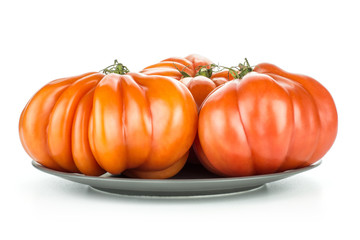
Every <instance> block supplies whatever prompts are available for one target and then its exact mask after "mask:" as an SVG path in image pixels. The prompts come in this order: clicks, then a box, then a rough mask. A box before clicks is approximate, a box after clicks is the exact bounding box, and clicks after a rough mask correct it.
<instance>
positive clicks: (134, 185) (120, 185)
mask: <svg viewBox="0 0 360 240" xmlns="http://www.w3.org/2000/svg"><path fill="white" fill-rule="evenodd" d="M320 164H321V161H318V162H316V163H314V164H312V165H310V166H308V167H304V168H299V169H294V170H288V171H284V172H280V173H273V174H264V175H255V176H249V177H218V176H216V175H214V174H212V173H210V172H208V171H207V170H206V169H205V168H203V167H202V166H201V165H194V164H187V165H185V167H184V168H183V169H182V170H181V171H180V172H179V173H178V174H177V175H176V176H174V177H172V178H170V179H138V178H127V177H125V176H121V175H119V176H114V175H111V174H108V173H107V174H104V175H101V176H99V177H93V176H86V175H83V174H79V173H65V172H59V171H55V170H52V169H49V168H46V167H44V166H42V165H40V164H38V163H36V162H35V161H32V165H33V166H34V167H35V168H37V169H38V170H40V171H43V172H45V173H48V174H51V175H54V176H57V177H61V178H64V179H66V180H70V181H73V182H77V183H81V184H85V185H89V186H90V187H92V188H94V189H97V190H100V191H102V192H108V193H116V194H123V195H137V196H201V195H215V194H226V193H236V192H243V191H249V190H253V189H256V188H260V187H261V186H263V185H265V184H266V183H270V182H274V181H278V180H281V179H284V178H288V177H291V176H294V175H296V174H299V173H302V172H305V171H308V170H311V169H313V168H315V167H317V166H319V165H320Z"/></svg>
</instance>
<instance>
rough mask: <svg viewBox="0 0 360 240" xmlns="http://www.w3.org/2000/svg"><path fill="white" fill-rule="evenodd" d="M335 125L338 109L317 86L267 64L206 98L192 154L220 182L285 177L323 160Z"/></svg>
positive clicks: (335, 129) (328, 94)
mask: <svg viewBox="0 0 360 240" xmlns="http://www.w3.org/2000/svg"><path fill="white" fill-rule="evenodd" d="M337 124H338V117H337V111H336V107H335V103H334V101H333V99H332V97H331V95H330V93H329V92H328V91H327V90H326V89H325V88H324V87H323V86H322V85H321V84H320V83H319V82H317V81H316V80H314V79H313V78H311V77H308V76H305V75H300V74H293V73H288V72H285V71H284V70H282V69H280V68H278V67H276V66H275V65H272V64H268V63H263V64H259V65H257V66H256V67H255V68H254V69H253V72H251V73H248V74H247V75H246V76H245V77H243V78H242V79H241V80H239V79H236V80H233V81H231V82H228V83H226V84H224V85H222V86H221V87H220V88H218V89H217V90H215V91H214V92H212V93H211V94H210V95H209V96H208V98H207V99H206V100H205V101H204V103H203V105H202V107H201V109H200V113H199V125H198V136H197V138H196V140H195V143H194V149H195V152H196V154H197V156H198V158H199V159H200V161H201V163H202V164H203V165H204V166H205V167H206V168H207V169H208V170H210V171H212V172H214V173H216V174H218V175H221V176H249V175H256V174H268V173H275V172H281V171H285V170H289V169H294V168H301V167H305V166H308V165H311V164H313V163H314V162H316V161H318V160H319V159H320V158H321V157H323V156H324V154H325V153H326V152H327V151H328V150H329V149H330V147H331V146H332V144H333V142H334V140H335V138H336V134H337Z"/></svg>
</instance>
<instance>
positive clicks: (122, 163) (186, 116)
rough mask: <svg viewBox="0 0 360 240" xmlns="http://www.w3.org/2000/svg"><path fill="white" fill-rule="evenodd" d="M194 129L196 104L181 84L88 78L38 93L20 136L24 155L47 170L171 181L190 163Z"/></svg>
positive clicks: (111, 76)
mask: <svg viewBox="0 0 360 240" xmlns="http://www.w3.org/2000/svg"><path fill="white" fill-rule="evenodd" d="M183 122H186V123H187V124H186V125H184V124H183ZM196 126H197V109H196V105H195V102H194V100H193V98H192V96H191V94H190V92H189V91H188V89H186V87H185V86H183V84H181V83H179V82H178V81H175V80H172V79H170V78H166V77H162V76H147V75H144V74H136V73H129V74H128V75H119V74H115V73H112V74H109V75H106V76H105V75H104V74H101V73H87V74H83V75H80V76H76V77H70V78H63V79H58V80H55V81H53V82H50V83H49V84H47V85H46V86H44V87H43V88H42V89H40V90H39V91H38V92H37V93H36V94H35V95H34V96H33V98H32V99H31V100H30V101H29V102H28V104H27V105H26V107H25V109H24V110H23V112H22V114H21V117H20V122H19V132H20V139H21V142H22V144H23V146H24V148H25V150H26V152H27V153H28V154H29V155H30V156H31V157H32V158H33V159H34V160H35V161H37V162H38V163H40V164H42V165H44V166H45V167H48V168H52V169H55V170H59V171H68V172H81V173H84V174H86V175H100V174H102V173H104V172H105V171H108V172H110V173H112V174H120V173H124V174H125V175H128V176H133V177H140V178H168V177H171V176H173V175H175V174H176V173H177V172H179V171H180V170H181V168H182V167H183V165H184V164H185V162H186V159H187V155H188V151H189V148H190V147H191V144H192V142H193V140H194V137H195V134H196Z"/></svg>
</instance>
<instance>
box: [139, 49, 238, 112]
mask: <svg viewBox="0 0 360 240" xmlns="http://www.w3.org/2000/svg"><path fill="white" fill-rule="evenodd" d="M212 63H213V62H212V61H211V60H209V59H207V58H206V57H203V56H201V55H198V54H190V55H188V56H187V57H185V58H178V57H172V58H167V59H165V60H163V61H161V62H159V63H156V64H153V65H150V66H148V67H146V68H144V69H143V70H142V71H141V73H144V74H147V75H159V76H169V77H172V78H174V79H176V80H179V81H180V82H182V83H183V84H185V86H186V87H187V88H188V89H189V90H190V92H191V94H192V95H193V97H194V99H195V101H196V105H197V106H198V108H199V107H200V106H201V104H202V102H203V101H204V99H205V98H206V97H207V95H208V94H209V93H210V92H211V91H213V90H214V89H215V88H216V87H218V86H219V85H222V84H224V83H226V82H227V81H229V80H232V79H233V76H231V74H229V71H228V70H223V71H220V72H215V73H213V74H212V76H211V77H210V78H207V77H205V76H201V75H200V76H198V75H197V73H198V71H199V69H200V67H201V66H209V65H211V64H212ZM180 71H184V72H185V73H186V74H187V75H188V76H189V77H184V76H183V75H182V74H181V73H180Z"/></svg>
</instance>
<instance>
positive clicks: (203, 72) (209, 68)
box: [196, 63, 218, 78]
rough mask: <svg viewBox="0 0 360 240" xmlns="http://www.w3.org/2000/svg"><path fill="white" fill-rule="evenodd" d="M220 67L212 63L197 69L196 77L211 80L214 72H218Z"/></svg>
mask: <svg viewBox="0 0 360 240" xmlns="http://www.w3.org/2000/svg"><path fill="white" fill-rule="evenodd" d="M217 68H218V65H216V64H215V63H212V64H210V65H205V66H199V67H198V69H197V73H196V76H204V77H207V78H211V76H212V74H213V72H214V71H217Z"/></svg>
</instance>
